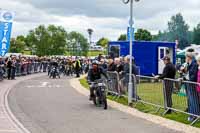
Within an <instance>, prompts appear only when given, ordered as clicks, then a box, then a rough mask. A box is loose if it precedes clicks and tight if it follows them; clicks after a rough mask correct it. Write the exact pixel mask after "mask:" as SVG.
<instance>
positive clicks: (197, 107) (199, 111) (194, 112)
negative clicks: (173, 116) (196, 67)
mask: <svg viewBox="0 0 200 133" xmlns="http://www.w3.org/2000/svg"><path fill="white" fill-rule="evenodd" d="M164 85H165V101H166V105H165V106H166V107H167V110H174V111H178V112H182V113H185V114H189V115H191V116H193V122H192V124H194V123H195V122H196V121H197V120H198V119H199V118H200V84H198V83H194V82H189V81H182V80H173V79H165V80H164Z"/></svg>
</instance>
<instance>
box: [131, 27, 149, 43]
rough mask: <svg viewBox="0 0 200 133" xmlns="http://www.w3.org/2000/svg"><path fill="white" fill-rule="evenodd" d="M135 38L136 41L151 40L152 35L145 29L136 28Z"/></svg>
mask: <svg viewBox="0 0 200 133" xmlns="http://www.w3.org/2000/svg"><path fill="white" fill-rule="evenodd" d="M135 40H138V41H151V40H152V35H151V33H150V32H149V31H148V30H146V29H138V30H137V32H136V33H135Z"/></svg>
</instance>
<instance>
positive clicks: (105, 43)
mask: <svg viewBox="0 0 200 133" xmlns="http://www.w3.org/2000/svg"><path fill="white" fill-rule="evenodd" d="M108 42H109V40H108V39H107V38H104V37H102V38H100V39H99V40H98V41H97V45H99V46H102V47H104V48H107V46H108Z"/></svg>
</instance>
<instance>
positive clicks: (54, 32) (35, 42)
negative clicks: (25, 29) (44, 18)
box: [26, 25, 67, 56]
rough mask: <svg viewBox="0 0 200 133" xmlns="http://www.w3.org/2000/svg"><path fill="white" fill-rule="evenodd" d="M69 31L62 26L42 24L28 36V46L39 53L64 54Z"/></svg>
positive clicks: (42, 54) (41, 54) (40, 54)
mask: <svg viewBox="0 0 200 133" xmlns="http://www.w3.org/2000/svg"><path fill="white" fill-rule="evenodd" d="M66 40H67V32H66V31H65V30H64V28H62V27H60V26H54V25H49V26H48V27H47V28H46V27H45V26H44V25H40V26H38V27H37V28H35V29H34V30H31V31H30V32H29V34H28V35H27V37H26V41H27V46H28V47H29V48H30V49H32V50H33V49H34V51H35V52H36V54H37V55H39V56H44V55H64V54H65V50H66V49H65V48H66V45H67V42H66Z"/></svg>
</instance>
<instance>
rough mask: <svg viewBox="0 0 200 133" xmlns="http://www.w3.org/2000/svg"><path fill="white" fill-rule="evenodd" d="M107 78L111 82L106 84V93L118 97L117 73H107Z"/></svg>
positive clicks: (119, 93)
mask: <svg viewBox="0 0 200 133" xmlns="http://www.w3.org/2000/svg"><path fill="white" fill-rule="evenodd" d="M107 76H108V78H109V79H110V80H111V82H109V83H108V91H109V92H110V93H112V94H115V95H117V96H120V95H121V92H120V88H119V74H118V73H117V72H107Z"/></svg>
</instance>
